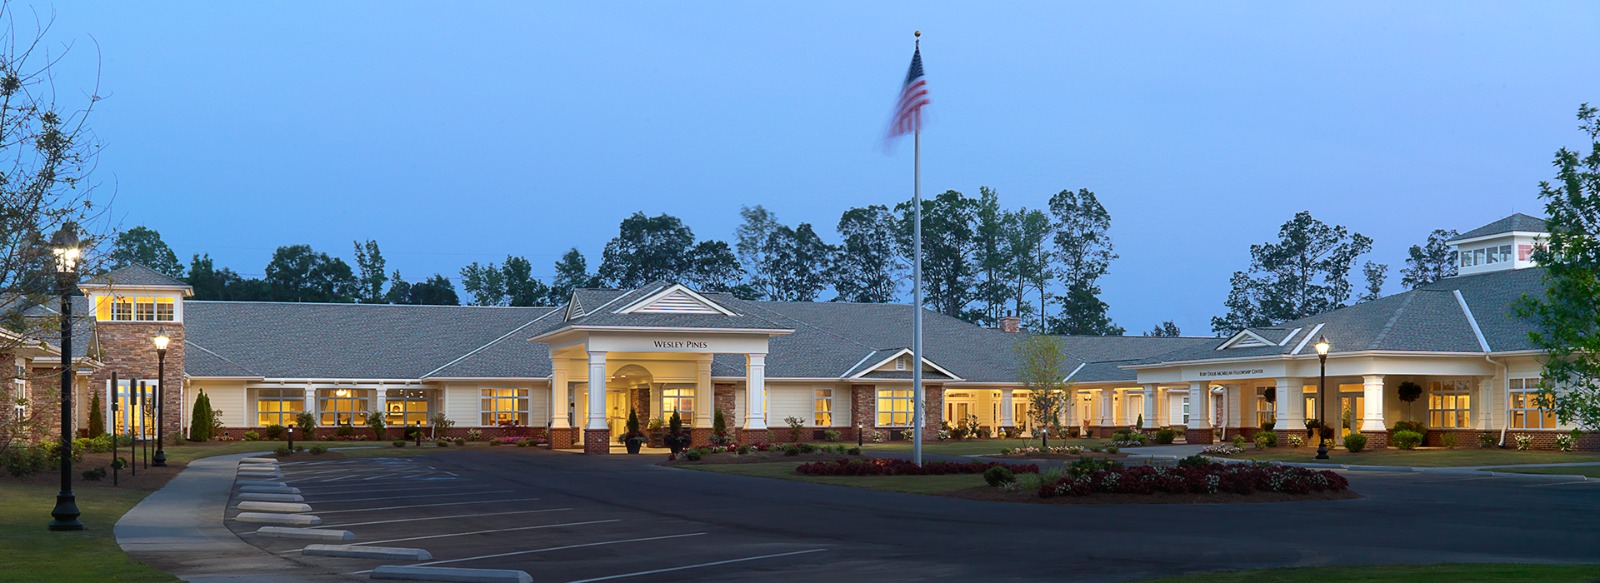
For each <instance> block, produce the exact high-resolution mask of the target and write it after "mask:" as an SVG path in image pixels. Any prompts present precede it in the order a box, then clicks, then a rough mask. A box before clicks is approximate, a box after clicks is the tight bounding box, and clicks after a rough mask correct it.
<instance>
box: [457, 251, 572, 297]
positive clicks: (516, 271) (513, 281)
mask: <svg viewBox="0 0 1600 583" xmlns="http://www.w3.org/2000/svg"><path fill="white" fill-rule="evenodd" d="M500 274H501V279H502V280H504V281H505V287H506V302H507V303H509V304H511V305H513V306H518V307H526V306H539V305H545V304H547V303H549V302H550V286H547V285H545V284H544V282H542V281H539V280H537V279H534V278H533V263H532V262H530V261H528V259H527V258H526V257H518V256H515V255H507V256H506V262H505V265H502V266H500ZM463 275H465V274H463ZM463 285H465V282H463ZM561 299H563V300H564V299H566V298H564V297H563V298H561Z"/></svg>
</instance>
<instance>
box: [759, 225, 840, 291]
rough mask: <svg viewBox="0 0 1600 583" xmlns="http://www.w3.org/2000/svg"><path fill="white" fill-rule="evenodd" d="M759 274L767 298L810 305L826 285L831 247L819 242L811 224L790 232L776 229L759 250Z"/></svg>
mask: <svg viewBox="0 0 1600 583" xmlns="http://www.w3.org/2000/svg"><path fill="white" fill-rule="evenodd" d="M762 255H763V262H762V264H761V273H762V277H763V278H764V281H766V283H767V297H768V298H769V299H772V300H777V301H781V302H810V301H815V300H816V299H817V295H818V294H820V293H822V288H824V287H827V285H828V279H829V277H828V271H827V270H828V265H829V263H830V262H831V261H832V257H833V246H832V245H829V244H827V243H824V242H822V238H821V237H818V236H817V233H816V231H814V230H812V229H811V224H810V223H800V226H798V227H795V228H793V229H791V228H789V227H787V226H779V227H778V228H777V229H774V230H773V231H772V233H771V234H770V235H768V236H767V241H766V244H765V245H763V248H762Z"/></svg>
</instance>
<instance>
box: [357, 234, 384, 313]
mask: <svg viewBox="0 0 1600 583" xmlns="http://www.w3.org/2000/svg"><path fill="white" fill-rule="evenodd" d="M355 247H356V268H357V269H359V270H360V274H359V275H357V276H356V301H359V302H361V303H363V304H381V303H384V301H385V298H384V295H383V284H384V283H386V282H388V280H389V276H388V275H386V274H385V272H384V267H385V262H384V260H383V253H382V252H380V251H378V242H377V241H374V240H372V239H367V242H366V243H365V244H362V243H355Z"/></svg>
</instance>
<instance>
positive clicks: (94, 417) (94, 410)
mask: <svg viewBox="0 0 1600 583" xmlns="http://www.w3.org/2000/svg"><path fill="white" fill-rule="evenodd" d="M105 432H106V414H105V411H103V410H101V406H100V391H95V392H94V396H92V397H90V398H89V437H100V436H101V435H104V434H105ZM87 473H88V472H85V474H87ZM84 477H86V478H87V477H88V476H84Z"/></svg>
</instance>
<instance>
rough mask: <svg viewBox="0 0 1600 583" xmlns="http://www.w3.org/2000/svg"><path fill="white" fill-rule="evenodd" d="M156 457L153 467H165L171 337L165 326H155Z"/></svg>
mask: <svg viewBox="0 0 1600 583" xmlns="http://www.w3.org/2000/svg"><path fill="white" fill-rule="evenodd" d="M154 341H155V343H156V459H155V463H154V464H153V465H155V467H158V468H164V467H167V450H166V443H167V432H166V427H167V422H166V417H167V416H166V408H167V399H166V395H167V344H168V343H170V342H172V338H171V337H169V336H167V327H166V326H161V327H159V328H156V337H155V339H154Z"/></svg>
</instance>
